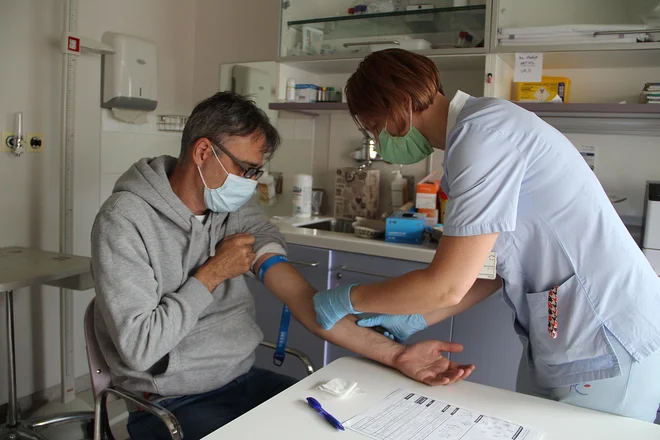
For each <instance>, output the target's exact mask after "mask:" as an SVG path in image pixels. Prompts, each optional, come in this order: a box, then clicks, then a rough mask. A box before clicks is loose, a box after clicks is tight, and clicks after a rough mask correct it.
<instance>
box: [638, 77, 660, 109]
mask: <svg viewBox="0 0 660 440" xmlns="http://www.w3.org/2000/svg"><path fill="white" fill-rule="evenodd" d="M639 102H641V103H642V104H660V82H647V83H646V84H644V89H642V94H641V95H640V96H639Z"/></svg>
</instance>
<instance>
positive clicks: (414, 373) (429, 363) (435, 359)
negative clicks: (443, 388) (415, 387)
mask: <svg viewBox="0 0 660 440" xmlns="http://www.w3.org/2000/svg"><path fill="white" fill-rule="evenodd" d="M461 351H463V346H462V345H461V344H456V343H454V342H442V341H422V342H418V343H416V344H412V345H408V346H405V347H404V348H403V349H402V350H401V353H399V354H398V355H397V357H396V359H395V361H394V366H395V367H396V369H397V370H399V371H400V372H402V373H403V374H405V375H406V376H408V377H410V378H412V379H415V380H417V381H419V382H423V383H425V384H427V385H431V386H436V385H449V384H451V383H454V382H458V381H459V380H463V379H466V378H467V377H468V376H469V375H470V374H471V373H472V371H474V365H472V364H469V365H459V364H457V363H456V362H452V361H450V360H449V359H447V358H446V357H444V356H443V355H442V352H450V353H460V352H461Z"/></svg>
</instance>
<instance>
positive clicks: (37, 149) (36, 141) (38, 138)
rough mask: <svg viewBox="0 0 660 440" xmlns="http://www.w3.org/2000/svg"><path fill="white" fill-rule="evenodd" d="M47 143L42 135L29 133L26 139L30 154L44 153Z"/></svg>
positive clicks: (26, 147) (26, 146)
mask: <svg viewBox="0 0 660 440" xmlns="http://www.w3.org/2000/svg"><path fill="white" fill-rule="evenodd" d="M45 146H46V143H45V142H44V135H43V134H41V133H28V134H27V137H26V138H25V149H26V150H27V152H28V153H42V152H43V151H44V147H45Z"/></svg>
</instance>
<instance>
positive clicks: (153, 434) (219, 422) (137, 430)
mask: <svg viewBox="0 0 660 440" xmlns="http://www.w3.org/2000/svg"><path fill="white" fill-rule="evenodd" d="M294 383H296V380H295V379H293V378H291V377H289V376H284V375H281V374H277V373H273V372H272V371H268V370H262V369H260V368H253V369H252V370H250V371H249V372H247V373H246V374H244V375H243V376H239V377H237V378H236V379H234V380H233V381H232V382H230V383H228V384H227V385H225V386H224V387H222V388H219V389H217V390H213V391H209V392H208V393H204V394H195V395H190V396H183V397H177V398H173V399H167V400H164V401H162V402H159V405H161V406H163V407H165V408H167V409H168V410H170V411H171V412H172V413H173V414H174V415H175V416H176V418H177V419H178V420H179V423H180V424H181V429H182V431H183V435H184V438H185V439H186V440H197V439H201V438H202V437H204V436H206V435H208V434H210V433H212V432H213V431H215V430H216V429H218V428H220V427H221V426H223V425H226V424H227V423H229V422H231V421H232V420H234V419H235V418H237V417H239V416H241V415H243V414H245V413H246V412H248V411H250V410H251V409H252V408H255V407H256V406H258V405H260V404H262V403H263V402H265V401H266V400H268V399H270V398H271V397H273V396H275V395H276V394H279V393H280V392H282V391H284V390H285V389H287V388H288V387H290V386H291V385H293V384H294ZM127 428H128V433H129V434H130V435H131V439H139V440H170V439H171V438H172V437H171V436H170V435H169V433H168V431H167V429H166V428H165V425H164V424H163V422H161V421H160V419H158V418H157V417H155V416H153V415H151V414H149V413H148V412H145V411H137V412H132V413H131V414H130V415H129V416H128V425H127Z"/></svg>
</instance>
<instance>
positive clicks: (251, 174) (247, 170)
mask: <svg viewBox="0 0 660 440" xmlns="http://www.w3.org/2000/svg"><path fill="white" fill-rule="evenodd" d="M209 141H210V142H211V145H213V146H214V147H218V148H219V149H220V151H222V152H223V153H225V154H226V155H227V156H229V158H230V159H231V160H232V161H233V162H234V163H235V164H236V165H238V166H239V167H241V169H242V170H243V177H245V178H246V179H258V178H259V177H261V176H262V175H263V174H264V170H263V169H262V168H254V167H251V166H249V165H248V164H246V163H245V162H243V161H242V160H240V159H237V158H236V156H234V155H233V154H231V153H230V152H229V151H227V149H226V148H225V147H223V146H222V144H220V143H217V144H216V143H215V142H213V141H211V140H209Z"/></svg>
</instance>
